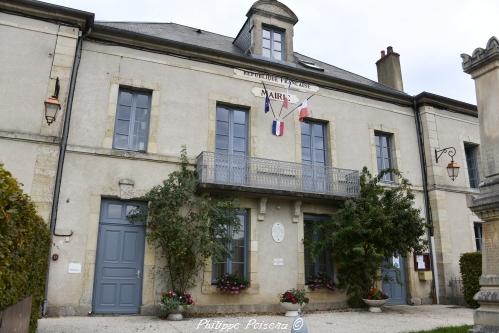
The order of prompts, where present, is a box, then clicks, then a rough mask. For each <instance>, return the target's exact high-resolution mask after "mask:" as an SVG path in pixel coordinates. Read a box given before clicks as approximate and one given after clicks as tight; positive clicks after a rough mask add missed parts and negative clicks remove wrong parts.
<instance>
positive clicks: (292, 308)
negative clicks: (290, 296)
mask: <svg viewBox="0 0 499 333" xmlns="http://www.w3.org/2000/svg"><path fill="white" fill-rule="evenodd" d="M281 307H282V308H283V309H284V311H286V313H285V314H284V315H285V316H286V317H298V315H299V311H300V309H301V306H300V304H299V303H296V304H293V303H290V302H281Z"/></svg>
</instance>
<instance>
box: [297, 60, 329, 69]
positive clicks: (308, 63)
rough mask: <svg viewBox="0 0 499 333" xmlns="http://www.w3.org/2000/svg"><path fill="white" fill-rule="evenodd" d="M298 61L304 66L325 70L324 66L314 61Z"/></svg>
mask: <svg viewBox="0 0 499 333" xmlns="http://www.w3.org/2000/svg"><path fill="white" fill-rule="evenodd" d="M298 62H299V63H300V64H301V65H302V66H303V67H307V68H310V69H315V70H316V71H320V72H324V68H322V67H319V66H317V65H316V64H314V63H313V62H309V61H304V60H298Z"/></svg>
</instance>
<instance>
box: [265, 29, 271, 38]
mask: <svg viewBox="0 0 499 333" xmlns="http://www.w3.org/2000/svg"><path fill="white" fill-rule="evenodd" d="M263 38H268V39H270V31H269V30H267V29H263Z"/></svg>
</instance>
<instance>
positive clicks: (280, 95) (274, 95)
mask: <svg viewBox="0 0 499 333" xmlns="http://www.w3.org/2000/svg"><path fill="white" fill-rule="evenodd" d="M251 92H252V93H253V95H255V96H256V97H261V98H265V89H263V87H254V88H252V89H251ZM267 92H268V93H269V98H270V99H272V100H274V101H281V102H282V101H284V96H286V91H275V90H271V89H267ZM288 102H289V103H291V104H296V103H298V102H299V100H298V97H296V96H295V95H291V94H288Z"/></svg>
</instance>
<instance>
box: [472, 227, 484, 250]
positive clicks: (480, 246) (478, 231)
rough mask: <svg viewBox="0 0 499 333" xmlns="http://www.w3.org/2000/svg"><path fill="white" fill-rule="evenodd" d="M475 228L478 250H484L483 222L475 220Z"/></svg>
mask: <svg viewBox="0 0 499 333" xmlns="http://www.w3.org/2000/svg"><path fill="white" fill-rule="evenodd" d="M473 229H475V244H476V250H477V251H482V249H483V224H482V223H481V222H474V223H473Z"/></svg>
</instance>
